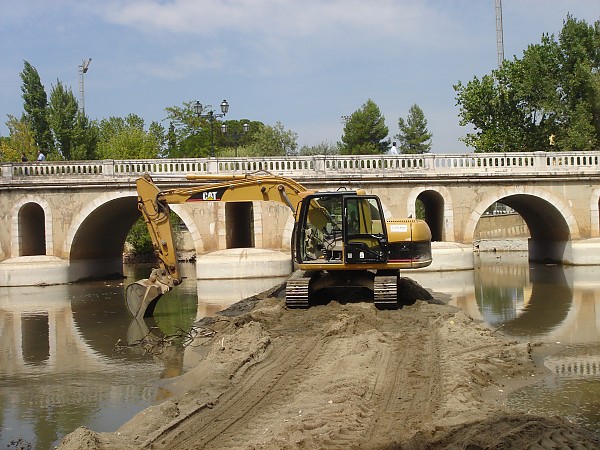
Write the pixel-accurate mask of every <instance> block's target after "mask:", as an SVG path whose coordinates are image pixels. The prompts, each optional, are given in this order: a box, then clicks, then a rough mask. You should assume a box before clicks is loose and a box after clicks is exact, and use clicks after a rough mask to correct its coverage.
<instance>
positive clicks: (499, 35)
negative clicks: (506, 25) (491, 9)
mask: <svg viewBox="0 0 600 450" xmlns="http://www.w3.org/2000/svg"><path fill="white" fill-rule="evenodd" d="M496 48H497V50H498V68H500V67H502V63H503V62H504V32H503V31H502V0H496Z"/></svg>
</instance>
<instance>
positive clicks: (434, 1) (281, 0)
mask: <svg viewBox="0 0 600 450" xmlns="http://www.w3.org/2000/svg"><path fill="white" fill-rule="evenodd" d="M567 14H571V15H572V16H573V17H575V18H576V19H579V20H585V21H586V22H587V23H588V24H592V23H594V22H595V21H596V20H600V0H504V1H503V2H502V21H503V38H504V55H505V58H506V59H513V58H514V57H517V58H520V57H521V56H522V54H523V51H524V50H525V49H526V48H527V46H528V45H530V44H538V43H540V39H541V37H542V35H543V34H544V33H548V34H554V35H555V36H558V34H559V33H560V30H561V29H562V25H563V21H564V20H565V19H566V17H567ZM89 58H91V62H90V64H89V69H88V71H87V73H86V74H85V75H84V98H85V112H86V114H87V115H88V116H89V117H90V118H91V119H98V120H101V119H104V118H108V117H112V116H116V117H125V116H127V115H128V114H131V113H133V114H136V115H138V116H140V117H142V118H143V119H144V120H145V122H146V125H149V124H150V122H152V121H157V122H161V123H162V124H163V125H164V126H165V127H168V122H167V121H166V120H165V119H166V117H167V113H166V111H165V108H167V107H170V106H179V107H181V106H183V105H184V103H186V102H192V101H200V102H201V103H202V104H204V105H212V106H213V109H214V110H215V111H216V112H220V109H219V104H220V103H221V101H222V100H224V99H226V100H227V102H228V103H229V105H230V108H229V112H228V114H227V116H226V119H232V120H242V119H249V120H258V121H261V122H263V123H265V124H267V125H271V126H272V125H275V124H276V123H277V122H280V123H281V124H282V125H283V126H284V128H285V129H286V130H291V131H293V132H295V133H297V135H298V144H299V145H300V146H303V145H308V146H312V145H318V144H321V143H323V142H326V143H330V144H335V143H336V142H338V141H339V140H340V139H341V136H342V133H343V123H342V120H341V117H342V116H344V115H350V114H352V113H353V112H354V111H356V110H358V109H359V108H361V107H362V106H363V105H364V104H365V102H366V101H367V100H369V99H371V100H373V101H374V102H375V103H376V104H377V106H378V107H379V109H380V110H381V113H382V114H383V116H384V117H385V122H386V125H387V126H388V128H389V130H390V134H389V137H390V139H392V140H393V139H394V135H396V134H398V133H399V128H398V119H399V118H400V117H402V118H406V117H407V116H408V111H409V109H410V107H411V106H412V105H414V104H417V105H419V107H421V109H422V110H423V112H424V114H425V118H426V119H427V122H428V123H427V128H428V130H429V131H430V132H431V133H433V138H432V144H433V145H432V152H434V153H465V152H471V151H472V149H471V148H468V147H466V146H465V145H464V144H463V143H462V142H460V141H459V138H460V137H462V136H464V135H465V134H466V133H467V132H469V131H470V130H469V129H467V128H465V127H461V126H460V125H459V117H458V113H459V109H458V107H457V106H456V93H455V91H454V89H453V85H455V84H456V83H457V82H459V81H461V82H463V83H467V82H468V81H470V80H472V79H473V78H474V77H481V76H483V75H485V74H489V73H491V71H492V70H493V69H495V68H497V66H498V50H497V39H496V2H495V0H368V1H367V0H21V1H20V2H16V1H15V0H0V136H7V135H8V129H7V127H6V124H5V123H6V121H7V120H8V115H13V116H17V117H20V116H21V114H22V113H23V99H22V97H21V95H22V92H21V85H22V80H21V78H20V73H21V72H22V70H23V61H28V62H29V63H30V64H31V65H32V66H33V67H35V68H36V69H37V71H38V73H39V75H40V78H41V81H42V84H43V85H44V87H45V89H46V93H47V94H48V95H50V92H51V89H52V86H55V85H56V83H57V81H60V82H61V83H62V84H63V85H65V86H67V87H68V88H70V89H71V90H72V92H73V94H74V95H75V97H76V98H77V99H78V100H79V99H80V98H81V94H80V70H79V66H81V65H82V63H83V61H84V60H87V59H89Z"/></svg>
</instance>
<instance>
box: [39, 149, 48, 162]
mask: <svg viewBox="0 0 600 450" xmlns="http://www.w3.org/2000/svg"><path fill="white" fill-rule="evenodd" d="M37 160H38V161H46V155H44V154H43V153H42V151H41V150H38V157H37Z"/></svg>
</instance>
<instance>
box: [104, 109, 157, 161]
mask: <svg viewBox="0 0 600 450" xmlns="http://www.w3.org/2000/svg"><path fill="white" fill-rule="evenodd" d="M150 128H151V129H153V130H154V131H153V132H150V131H146V130H145V129H144V119H142V118H140V117H139V116H137V115H135V114H129V115H128V116H127V117H125V118H122V117H110V118H108V119H103V120H101V121H100V124H99V137H98V140H99V141H98V157H99V158H100V159H153V158H157V157H158V156H159V154H160V149H161V142H160V141H159V138H158V137H157V135H156V130H157V129H158V128H159V126H158V125H157V124H156V125H152V124H151V126H150Z"/></svg>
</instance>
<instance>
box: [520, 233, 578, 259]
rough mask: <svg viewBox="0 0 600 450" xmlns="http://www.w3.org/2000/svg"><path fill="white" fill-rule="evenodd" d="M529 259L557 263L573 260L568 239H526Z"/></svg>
mask: <svg viewBox="0 0 600 450" xmlns="http://www.w3.org/2000/svg"><path fill="white" fill-rule="evenodd" d="M527 249H528V253H529V261H535V262H540V263H547V262H551V263H557V264H560V263H562V262H564V261H569V260H573V252H572V249H571V242H570V241H546V240H544V241H542V240H535V239H531V238H530V239H528V241H527Z"/></svg>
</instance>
